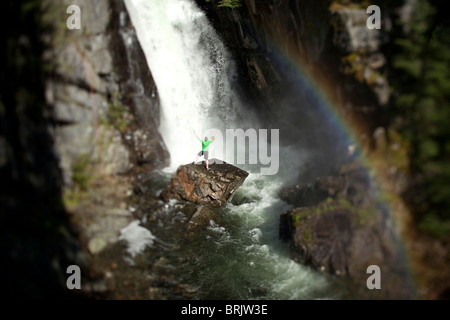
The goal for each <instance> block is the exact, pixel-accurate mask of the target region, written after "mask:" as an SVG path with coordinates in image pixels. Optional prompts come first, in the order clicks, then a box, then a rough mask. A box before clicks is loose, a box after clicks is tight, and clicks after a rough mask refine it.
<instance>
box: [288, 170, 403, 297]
mask: <svg viewBox="0 0 450 320" xmlns="http://www.w3.org/2000/svg"><path fill="white" fill-rule="evenodd" d="M369 181H370V180H369V179H368V177H367V172H365V170H364V169H363V168H362V167H360V166H358V165H357V164H356V163H353V164H351V165H348V166H347V167H343V168H342V170H341V173H340V174H338V175H336V176H328V177H322V178H319V179H317V181H316V183H315V184H314V185H312V186H293V187H289V188H286V189H284V190H282V191H281V195H282V197H283V199H284V200H285V201H287V202H289V203H291V204H293V205H295V206H297V207H295V208H293V209H291V210H288V211H285V212H283V213H281V215H280V226H279V227H280V229H279V234H280V238H281V239H283V240H286V241H288V242H289V247H290V252H291V258H292V259H293V260H295V261H297V262H299V263H302V264H305V265H308V266H311V267H312V268H314V269H317V270H320V271H323V272H327V273H330V274H334V275H338V276H343V277H344V278H345V279H347V280H349V281H350V282H351V283H352V284H356V287H357V290H362V292H363V293H367V291H368V290H367V288H366V286H365V283H366V280H367V277H368V276H369V275H368V274H367V273H366V272H367V267H368V266H370V265H377V266H379V267H380V268H381V270H382V271H383V284H384V286H385V287H384V288H383V289H384V290H383V292H379V293H377V294H379V295H380V297H381V298H382V297H384V298H386V297H389V298H410V295H411V292H412V291H409V289H408V288H409V287H408V285H409V284H410V283H409V278H408V276H407V272H406V266H405V264H404V261H403V260H402V253H401V249H400V248H399V247H398V246H397V245H396V243H397V237H396V235H395V232H394V230H393V229H392V226H391V225H390V223H389V217H388V216H387V213H386V212H387V208H386V207H385V205H384V204H383V203H382V202H380V200H378V199H379V198H378V197H377V195H376V193H375V192H374V190H373V187H372V186H371V184H370V183H369ZM371 294H373V293H371Z"/></svg>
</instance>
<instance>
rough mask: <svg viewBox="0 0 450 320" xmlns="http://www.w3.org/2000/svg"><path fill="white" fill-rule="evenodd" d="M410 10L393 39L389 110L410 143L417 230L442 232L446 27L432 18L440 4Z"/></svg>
mask: <svg viewBox="0 0 450 320" xmlns="http://www.w3.org/2000/svg"><path fill="white" fill-rule="evenodd" d="M432 2H434V1H432ZM414 9H415V10H414V14H413V16H412V19H411V21H409V22H408V25H407V26H406V27H407V29H408V30H409V31H408V32H407V34H406V36H405V37H403V38H401V39H397V40H396V41H395V45H396V48H397V49H398V51H397V54H396V55H395V56H394V60H393V67H394V72H395V77H394V87H395V89H396V93H395V94H396V96H397V98H396V100H395V108H396V112H397V115H399V116H400V117H401V118H402V119H403V120H404V123H405V125H404V126H403V128H402V134H403V135H404V137H405V138H406V139H407V140H408V143H409V145H410V154H409V158H410V163H411V168H410V169H411V173H412V174H413V177H414V181H415V189H414V191H413V192H412V194H411V195H410V200H411V203H412V204H413V206H412V207H413V210H415V212H414V213H415V216H416V219H417V220H418V222H419V225H420V227H421V228H422V230H425V231H427V232H429V233H431V234H433V235H436V236H444V235H447V236H448V235H450V228H449V223H450V213H449V212H450V209H449V208H450V187H449V182H450V164H449V162H450V146H449V143H448V140H449V139H448V138H449V137H450V43H449V42H448V33H449V31H450V27H449V25H448V24H447V25H445V24H440V23H439V19H437V20H436V17H437V16H438V15H439V12H441V11H443V8H440V7H434V6H432V5H431V4H430V2H429V1H426V0H419V1H417V2H416V4H415V8H414ZM430 21H431V22H432V24H433V25H432V26H431V27H430ZM436 22H437V23H436ZM395 80H396V81H397V83H395Z"/></svg>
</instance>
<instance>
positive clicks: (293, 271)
mask: <svg viewBox="0 0 450 320" xmlns="http://www.w3.org/2000/svg"><path fill="white" fill-rule="evenodd" d="M125 4H126V7H127V10H128V12H129V14H130V18H131V21H132V23H133V25H134V26H135V28H136V32H137V36H138V39H139V42H140V44H141V46H142V49H143V51H144V53H145V56H146V59H147V62H148V65H149V68H150V70H151V72H152V75H153V78H154V80H155V83H156V86H157V88H158V94H159V98H160V102H161V126H160V128H159V130H160V133H161V135H162V136H163V139H164V141H165V143H166V145H167V146H168V149H169V152H170V154H171V165H170V167H169V168H167V171H172V172H173V171H174V170H175V169H176V168H177V167H178V166H179V165H180V164H184V163H188V162H192V161H193V160H194V159H195V155H196V153H197V152H198V151H199V150H198V149H199V147H200V145H199V142H198V141H197V140H196V139H195V137H194V135H193V133H192V131H193V130H196V132H197V134H198V135H202V138H203V136H204V135H208V137H210V136H211V135H212V134H214V133H215V131H216V130H220V131H221V132H222V134H224V133H225V129H229V128H234V129H237V128H251V130H254V131H253V132H255V134H256V130H257V129H260V128H259V127H258V124H257V123H256V124H255V123H254V122H253V121H254V118H255V117H253V116H250V115H249V112H250V111H248V110H247V109H248V108H246V106H243V105H242V104H241V103H240V101H239V99H238V98H237V95H236V94H235V93H234V91H233V81H234V80H235V79H234V77H235V65H234V63H233V61H232V59H231V56H230V54H229V53H228V52H227V50H226V48H225V47H224V45H223V44H222V42H221V41H220V39H219V37H218V36H217V35H216V33H215V31H214V29H213V28H212V27H211V26H210V24H209V22H208V20H207V18H206V16H205V15H204V13H203V12H202V11H201V10H200V9H199V8H198V7H197V6H196V5H195V4H194V2H193V1H192V0H151V1H150V0H125ZM239 130H241V129H239ZM241 131H242V130H241ZM223 138H224V137H222V141H223ZM218 140H219V139H218ZM222 146H225V144H222ZM222 146H221V145H220V144H219V141H217V142H214V147H213V148H212V151H213V152H214V151H216V152H218V154H217V153H216V157H219V158H221V159H224V160H225V161H227V162H231V163H234V159H227V157H228V153H225V152H223V148H221V147H222ZM259 147H260V148H261V146H259ZM237 148H244V149H245V143H241V145H240V146H238V147H237ZM221 149H222V150H221ZM276 150H278V146H277V149H276ZM247 151H248V150H247ZM257 151H260V150H255V151H252V152H257ZM300 151H301V152H299V150H293V149H291V148H289V147H282V148H280V154H282V157H281V162H282V163H281V166H280V172H277V174H273V175H262V174H259V171H256V173H255V172H252V174H251V175H249V177H248V178H247V179H246V181H245V183H244V184H243V185H242V186H241V187H240V188H239V189H238V190H237V192H236V193H235V196H236V195H238V196H239V195H240V196H241V197H242V198H245V199H246V201H244V203H241V204H237V203H236V204H233V203H232V202H231V203H228V205H227V206H225V208H222V210H223V211H222V216H221V219H222V220H221V221H220V224H218V223H217V222H216V221H213V220H211V221H210V226H209V227H208V228H207V229H206V230H205V231H204V232H201V233H194V235H193V236H192V238H190V241H188V242H184V241H183V242H181V243H177V245H176V246H174V247H173V248H172V249H171V250H170V252H169V253H167V255H168V256H174V259H173V261H174V264H177V266H176V267H174V268H173V269H171V275H173V276H174V277H176V278H177V279H178V280H179V281H181V282H182V283H184V282H186V283H189V284H190V285H192V286H194V287H196V288H197V287H198V288H201V289H199V290H198V293H197V294H196V296H197V297H198V298H207V299H211V298H226V299H229V298H234V299H236V298H238V299H255V298H257V299H258V298H259V299H280V298H281V299H304V298H335V297H337V296H339V294H338V293H336V292H335V291H333V290H331V289H330V284H331V282H330V279H329V278H328V277H327V276H326V275H323V274H319V273H317V272H314V271H312V270H310V269H309V268H306V267H304V266H302V265H299V264H297V263H295V262H293V261H292V260H291V259H290V257H289V252H288V247H287V246H286V244H285V243H281V242H280V240H279V239H278V223H279V214H280V212H283V211H284V210H287V209H288V208H289V206H288V205H287V204H286V203H284V202H283V201H281V200H280V199H279V197H278V191H279V189H280V187H281V186H282V184H283V183H285V182H286V181H289V179H293V178H295V177H296V176H297V175H298V172H297V170H298V164H299V163H300V162H303V161H304V160H305V158H306V157H307V156H308V153H307V152H305V150H300ZM224 155H226V157H224ZM212 156H214V153H212ZM247 156H249V154H247ZM251 156H254V154H251ZM230 160H231V161H230ZM240 166H241V165H240ZM258 166H259V164H258V165H256V167H258ZM254 167H255V166H253V167H251V168H249V167H247V168H246V170H248V171H251V170H253V168H254ZM166 216H167V217H170V212H168V213H167V214H166ZM179 216H183V213H182V212H175V218H179ZM175 218H174V219H175ZM171 221H172V220H170V221H169V220H168V221H167V222H166V223H165V224H163V223H161V225H160V226H159V227H160V228H161V230H162V231H161V232H158V229H156V230H152V232H153V231H155V234H157V235H158V237H161V238H162V240H163V241H166V242H170V241H173V239H174V238H176V232H184V231H180V228H179V227H178V226H177V225H176V224H174V225H172V223H173V222H171ZM155 228H157V226H155ZM171 228H172V229H171ZM168 230H170V231H168ZM165 237H166V238H165ZM183 255H185V256H186V257H192V256H195V257H196V258H195V259H194V260H193V261H191V260H190V261H191V263H189V264H180V263H179V261H180V260H182V259H180V256H183ZM189 259H190V258H189Z"/></svg>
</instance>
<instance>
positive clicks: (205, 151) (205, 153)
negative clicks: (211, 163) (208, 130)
mask: <svg viewBox="0 0 450 320" xmlns="http://www.w3.org/2000/svg"><path fill="white" fill-rule="evenodd" d="M218 134H219V132H217V133H216V135H215V136H214V138H212V139H211V140H208V137H205V140H202V139H200V138H199V137H198V135H197V133H196V132H195V131H194V135H195V137H196V138H197V140H198V141H200V142H201V143H202V151H200V152H199V153H198V154H197V157H196V158H195V162H194V163H196V162H197V161H198V157H201V156H203V157H204V158H205V160H206V170H209V167H208V155H209V145H210V143H211V142H213V141H214V140H216V137H217V135H218Z"/></svg>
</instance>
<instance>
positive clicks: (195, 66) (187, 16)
mask: <svg viewBox="0 0 450 320" xmlns="http://www.w3.org/2000/svg"><path fill="white" fill-rule="evenodd" d="M125 5H126V7H127V10H128V12H129V14H130V18H131V21H132V23H133V25H134V27H135V28H136V32H137V35H138V39H139V42H140V44H141V46H142V48H143V51H144V54H145V56H146V59H147V63H148V65H149V67H150V70H151V72H152V75H153V78H154V80H155V82H156V86H157V88H158V94H159V98H160V101H161V124H160V128H159V131H160V133H161V135H162V137H163V139H164V142H165V143H166V145H167V147H168V149H169V152H170V154H171V165H170V168H169V170H173V169H175V168H177V167H178V166H179V165H180V164H185V163H188V162H192V161H193V160H194V159H195V154H196V153H197V152H198V151H199V150H198V149H199V143H198V141H197V140H196V139H195V136H194V135H193V130H195V131H196V132H197V134H198V135H199V136H200V137H201V138H203V137H204V136H205V135H209V137H210V136H211V135H213V134H215V132H216V131H217V130H215V129H218V130H221V132H222V131H223V132H225V131H224V129H225V128H231V127H233V126H235V125H236V121H237V117H238V110H239V108H238V105H239V101H238V99H237V98H236V96H235V94H234V92H233V90H232V82H233V77H234V76H235V66H234V64H233V62H232V60H231V59H230V56H229V53H228V52H227V50H226V48H225V47H224V45H223V44H222V42H221V40H220V39H219V37H218V36H217V34H216V33H215V30H214V29H213V28H212V26H211V25H210V24H209V22H208V20H207V18H206V16H205V15H204V13H203V12H202V11H201V10H200V9H199V8H198V7H197V6H196V5H195V4H194V3H193V2H192V1H190V0H152V1H149V0H125ZM212 128H214V130H212ZM208 129H210V130H208ZM218 147H220V146H218ZM213 149H214V148H213ZM216 152H217V154H216V156H218V157H221V156H222V154H223V152H222V150H221V148H216ZM213 156H214V154H213ZM223 159H224V158H223Z"/></svg>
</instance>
